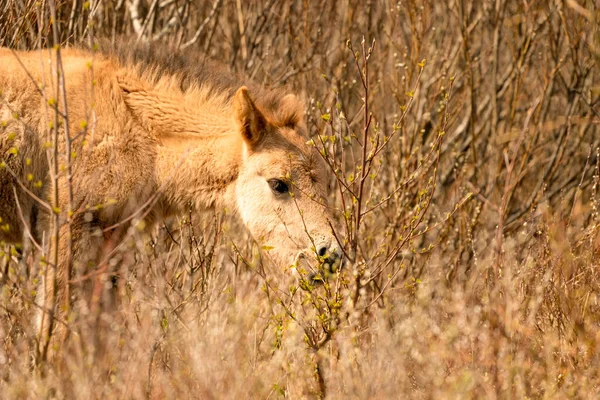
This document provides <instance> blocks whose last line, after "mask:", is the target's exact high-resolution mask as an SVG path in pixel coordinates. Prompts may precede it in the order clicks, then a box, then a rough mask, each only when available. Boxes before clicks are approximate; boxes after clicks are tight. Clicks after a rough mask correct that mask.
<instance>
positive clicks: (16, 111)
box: [0, 49, 340, 329]
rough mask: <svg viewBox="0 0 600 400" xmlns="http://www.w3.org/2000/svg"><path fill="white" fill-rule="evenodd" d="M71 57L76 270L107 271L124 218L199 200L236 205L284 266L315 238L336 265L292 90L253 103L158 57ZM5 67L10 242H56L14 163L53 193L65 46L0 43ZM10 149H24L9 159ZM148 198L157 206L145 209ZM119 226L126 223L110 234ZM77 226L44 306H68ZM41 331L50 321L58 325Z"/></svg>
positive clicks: (4, 187)
mask: <svg viewBox="0 0 600 400" xmlns="http://www.w3.org/2000/svg"><path fill="white" fill-rule="evenodd" d="M62 57H63V64H64V74H65V77H66V92H67V105H68V123H69V128H70V135H71V137H72V138H74V139H73V154H74V156H75V158H74V159H73V161H72V170H73V186H72V187H73V194H74V199H73V207H74V214H73V217H72V222H71V227H72V231H73V248H72V262H73V264H72V265H73V269H74V270H75V271H78V273H79V274H85V272H86V271H87V269H89V268H90V266H91V265H98V263H99V262H101V258H102V257H103V256H106V253H107V250H106V249H107V247H110V246H111V245H113V246H114V244H115V243H119V242H120V241H121V240H122V238H123V237H124V235H125V232H126V230H127V229H126V228H123V226H125V227H127V226H129V224H130V222H127V223H126V224H123V223H122V222H123V221H124V220H127V219H128V218H129V217H131V216H134V215H135V216H136V217H138V218H139V217H140V216H142V215H144V216H145V222H146V224H147V225H148V226H151V225H152V224H153V223H155V222H157V221H159V220H162V219H163V218H165V217H168V216H170V215H175V214H178V213H181V212H183V211H186V210H188V209H189V208H192V209H194V210H198V211H202V210H207V209H221V210H222V209H227V210H229V211H233V212H236V213H237V214H238V215H239V216H240V218H241V220H242V221H243V222H244V224H245V225H246V226H247V227H248V229H249V231H250V232H251V233H252V235H253V237H254V238H255V239H256V240H257V241H258V242H259V243H260V244H261V245H263V246H269V247H272V248H273V249H272V250H271V251H269V252H268V253H269V256H271V257H272V258H273V259H274V260H275V262H276V263H278V264H279V265H282V266H283V267H286V266H290V265H292V264H293V263H294V262H295V261H296V259H297V257H298V255H299V254H302V255H310V254H313V255H314V254H315V246H316V249H317V250H318V249H324V250H326V252H324V254H326V255H328V256H331V257H332V258H333V259H338V260H339V257H340V251H339V247H338V245H337V243H336V240H335V239H334V237H333V236H332V234H331V232H330V225H329V222H328V221H329V219H330V212H329V210H328V208H327V207H326V206H325V205H324V203H325V200H326V198H327V179H328V178H327V175H326V166H325V165H324V163H323V161H322V160H321V159H320V157H319V155H318V154H317V153H316V151H315V150H314V149H313V148H312V147H310V146H308V145H307V144H306V141H307V140H308V137H307V134H306V127H305V126H304V124H303V123H302V115H301V109H302V105H301V103H300V102H299V101H298V100H297V99H296V97H295V96H293V95H285V96H283V95H279V94H273V93H270V94H267V95H265V96H266V97H265V98H267V97H269V96H270V97H269V100H268V102H266V103H261V96H262V95H261V94H260V93H263V94H264V93H265V92H264V91H263V92H257V93H259V94H258V96H259V97H257V98H254V96H253V94H252V93H251V92H250V91H249V90H248V89H246V88H245V87H241V88H240V87H239V85H238V87H237V88H236V87H235V84H234V87H233V88H232V89H233V90H229V91H228V90H219V89H218V88H217V89H215V86H212V85H211V81H210V78H208V79H207V80H206V81H194V80H193V79H190V77H189V76H185V77H184V76H178V75H177V74H171V73H167V74H165V75H164V76H163V75H161V73H160V65H158V64H157V65H155V66H153V67H152V68H143V67H141V66H136V65H134V64H133V63H132V62H131V61H130V62H127V60H126V59H125V58H119V57H117V56H114V55H100V54H94V55H93V54H92V53H90V52H87V51H84V50H63V52H62ZM0 66H1V67H0V90H1V91H2V97H1V98H0V121H2V126H1V127H0V162H2V161H4V162H5V163H6V168H3V169H0V184H1V186H0V217H1V218H2V222H1V223H0V225H2V226H3V227H4V229H3V230H1V231H0V240H3V241H7V242H13V243H15V242H20V241H21V240H22V239H23V237H25V236H28V231H30V232H31V234H32V235H33V236H34V237H35V238H36V239H37V240H40V239H41V238H42V237H44V238H46V239H47V238H49V237H51V232H47V231H46V230H47V229H49V227H50V224H49V223H48V222H47V221H48V220H49V218H48V217H47V214H48V213H47V212H44V208H43V207H40V206H39V204H38V203H37V202H36V201H34V200H33V199H32V197H31V196H30V195H29V194H27V193H26V191H24V190H23V189H22V188H21V187H20V186H19V185H18V184H17V181H16V180H15V179H14V177H13V176H12V175H11V174H10V173H9V170H10V171H12V172H13V173H14V174H16V176H17V177H18V179H19V180H20V181H21V182H22V183H23V185H25V186H26V187H27V188H28V190H30V191H31V192H33V193H34V194H36V195H37V196H39V197H40V198H42V199H44V200H48V199H51V194H52V192H53V188H52V180H51V178H50V175H49V170H50V169H51V168H50V167H51V165H52V163H51V160H52V156H51V149H49V150H44V146H45V144H47V143H48V142H51V141H52V134H51V130H50V129H49V128H48V126H49V123H50V122H51V121H53V120H54V111H53V109H52V107H51V106H48V102H49V100H50V99H56V98H57V97H58V98H59V100H58V104H59V105H60V107H59V108H60V110H61V112H65V110H63V108H62V101H61V100H60V95H57V93H56V86H57V85H56V60H55V54H54V52H50V51H47V50H44V51H38V52H29V53H25V52H19V53H13V52H12V51H10V50H7V49H0ZM184 80H186V82H187V83H186V84H185V85H184V84H183V82H184ZM92 82H93V84H92ZM38 87H41V88H42V92H43V93H44V96H42V94H41V92H40V90H39V89H38ZM261 90H262V89H261ZM232 93H234V94H233V95H232ZM273 99H275V100H276V101H274V100H273ZM50 103H52V100H50ZM261 104H262V105H261ZM84 121H85V122H84ZM59 135H60V137H61V140H60V156H59V164H60V165H61V172H60V175H59V188H58V191H59V194H60V202H59V207H60V209H61V212H62V215H63V217H64V216H65V213H64V210H66V209H67V205H68V201H67V193H68V190H67V189H68V183H67V179H66V172H65V170H64V168H62V167H63V166H64V165H66V158H65V155H64V153H65V151H64V149H65V143H64V139H62V138H63V137H64V127H61V128H60V129H59ZM11 149H18V153H17V154H11V153H15V150H11ZM31 177H33V179H31ZM269 179H281V180H283V181H285V182H286V183H287V184H289V187H290V189H291V192H292V193H293V196H290V195H289V194H277V193H275V192H274V191H273V190H272V188H270V186H269V183H268V182H267V180H269ZM38 181H39V182H41V183H42V186H41V188H39V187H38V186H39V184H37V185H36V182H38ZM15 193H16V198H15ZM156 194H158V196H157V197H153V196H155V195H156ZM150 199H154V201H151V202H150V204H148V201H149V200H150ZM98 206H100V207H98ZM145 206H147V207H146V208H144V207H145ZM19 210H20V211H19ZM299 210H302V215H300V213H299ZM44 213H45V214H46V217H45V218H41V217H40V214H44ZM21 214H22V216H21ZM40 220H42V221H46V222H41V223H40V222H39V221H40ZM36 221H37V223H36ZM114 225H118V227H117V228H114V229H112V228H111V227H112V226H114ZM67 231H68V229H67V225H66V224H63V226H62V228H61V240H60V241H59V243H58V248H59V264H58V267H57V271H58V280H59V291H58V293H57V294H54V292H53V290H52V288H48V287H45V288H44V289H45V290H44V293H46V304H51V302H50V300H53V299H54V297H53V296H55V295H56V296H58V301H57V303H58V304H59V306H60V305H61V304H63V303H64V302H65V301H66V300H65V299H63V298H61V291H60V290H61V288H62V287H63V286H64V282H65V279H66V277H65V276H64V275H65V271H66V266H65V265H64V264H65V260H67V240H66V236H67ZM51 246H53V244H52V243H51ZM49 253H50V254H52V251H50V252H49ZM313 259H316V258H315V257H314V256H313ZM46 285H48V283H46ZM42 325H43V326H42V329H48V326H47V325H48V322H43V323H42Z"/></svg>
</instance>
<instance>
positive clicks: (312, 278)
mask: <svg viewBox="0 0 600 400" xmlns="http://www.w3.org/2000/svg"><path fill="white" fill-rule="evenodd" d="M309 259H313V260H315V259H316V261H317V266H316V268H315V267H313V266H311V265H310V262H309ZM295 265H296V266H297V268H298V267H302V266H306V267H307V268H304V269H303V270H304V271H307V272H308V274H307V275H306V279H307V280H308V281H309V282H310V283H311V284H312V285H321V284H323V283H325V282H327V281H328V280H329V279H331V278H332V277H333V276H334V275H335V274H337V273H338V272H339V271H341V270H343V269H344V267H345V266H346V258H345V257H344V256H343V255H338V254H330V255H325V256H320V257H314V256H312V257H310V256H307V254H306V252H304V251H301V252H300V253H298V255H297V256H296V262H295Z"/></svg>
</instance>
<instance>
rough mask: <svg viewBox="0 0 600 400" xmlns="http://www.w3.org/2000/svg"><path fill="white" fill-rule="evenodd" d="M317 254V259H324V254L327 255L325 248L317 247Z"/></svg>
mask: <svg viewBox="0 0 600 400" xmlns="http://www.w3.org/2000/svg"><path fill="white" fill-rule="evenodd" d="M317 254H318V255H319V257H324V256H325V254H327V246H321V247H319V249H318V250H317Z"/></svg>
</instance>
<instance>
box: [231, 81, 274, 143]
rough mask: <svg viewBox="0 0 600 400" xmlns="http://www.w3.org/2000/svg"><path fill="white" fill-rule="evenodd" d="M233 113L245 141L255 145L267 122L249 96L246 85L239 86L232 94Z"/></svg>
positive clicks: (265, 128) (263, 132) (261, 135)
mask: <svg viewBox="0 0 600 400" xmlns="http://www.w3.org/2000/svg"><path fill="white" fill-rule="evenodd" d="M233 113H234V118H235V121H236V123H237V124H238V127H239V129H240V132H241V133H242V136H243V138H244V140H245V141H246V143H248V145H250V146H254V145H256V144H257V143H258V142H259V141H260V140H261V139H262V138H263V136H264V135H265V132H266V130H267V126H268V122H267V120H266V118H265V117H264V115H262V113H261V112H260V110H259V109H258V108H257V107H256V105H255V104H254V102H253V101H252V99H251V98H250V94H249V93H248V88H246V86H242V87H241V88H239V89H238V90H237V92H236V93H235V95H234V96H233Z"/></svg>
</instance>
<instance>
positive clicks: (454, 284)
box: [0, 0, 600, 398]
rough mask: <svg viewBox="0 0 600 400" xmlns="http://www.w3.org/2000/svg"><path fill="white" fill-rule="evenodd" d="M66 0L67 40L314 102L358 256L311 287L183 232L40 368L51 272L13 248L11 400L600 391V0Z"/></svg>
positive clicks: (241, 239) (211, 219) (129, 266)
mask: <svg viewBox="0 0 600 400" xmlns="http://www.w3.org/2000/svg"><path fill="white" fill-rule="evenodd" d="M47 2H48V0H45V1H42V2H36V1H33V0H8V6H7V7H6V6H5V7H4V8H3V9H2V10H0V44H2V45H4V46H9V47H14V48H37V47H39V46H40V45H42V46H46V45H52V44H54V41H55V40H54V39H53V38H52V33H51V31H52V29H51V28H52V26H51V24H50V18H49V17H48V8H47V4H46V3H47ZM57 3H58V4H57V13H58V16H57V19H56V21H57V25H56V27H58V28H59V30H58V35H59V39H58V41H60V42H61V43H62V44H63V45H67V44H74V43H81V42H83V43H90V42H94V41H95V40H96V38H106V37H108V38H109V39H113V40H116V39H117V38H120V37H123V36H124V37H132V36H133V37H140V40H145V41H157V42H168V43H170V44H171V45H173V46H179V47H181V48H184V49H185V51H186V52H203V53H207V54H209V55H210V56H211V57H212V58H215V59H218V60H220V61H222V62H224V63H226V64H228V65H230V66H231V68H232V69H234V70H236V71H239V72H242V73H244V74H246V75H248V76H250V77H252V78H253V79H255V80H256V81H258V82H260V83H262V84H265V85H275V86H276V85H288V86H289V87H291V88H293V89H294V90H295V91H297V92H299V93H304V95H305V97H306V99H307V109H308V116H307V118H308V120H309V124H310V126H311V130H312V132H313V133H314V134H315V137H314V139H313V140H314V141H315V145H316V146H318V147H319V148H321V149H323V150H324V151H323V154H324V155H325V157H326V158H327V159H328V160H329V162H330V164H331V165H332V168H333V169H335V172H336V174H337V175H336V176H337V177H336V178H335V179H334V180H335V183H336V184H337V185H336V186H337V188H338V189H339V190H337V191H336V194H335V195H334V196H335V197H336V199H335V204H336V207H337V208H338V209H339V210H338V216H339V225H340V228H338V229H337V233H338V235H339V237H340V238H343V239H345V245H346V247H345V251H346V252H347V254H348V256H349V257H350V258H351V262H349V263H348V266H347V268H346V270H345V271H344V272H343V273H342V274H341V275H339V276H334V277H331V278H330V280H329V282H328V283H327V284H325V285H322V286H319V287H310V285H307V284H306V282H305V281H303V282H300V284H301V285H302V286H303V288H301V289H298V288H297V286H298V283H297V282H296V281H295V280H293V279H288V278H287V277H282V276H281V275H282V274H281V273H280V272H276V271H275V270H273V269H272V268H269V266H266V265H262V264H261V263H260V257H259V256H258V254H257V252H256V249H253V245H252V244H251V243H252V242H251V241H250V240H249V238H248V237H247V236H244V235H243V234H240V233H239V232H240V231H243V230H240V229H238V226H237V225H236V222H235V221H234V220H231V219H230V218H229V217H227V216H223V215H204V216H198V215H188V216H185V217H182V218H181V219H179V220H177V221H173V222H172V223H171V224H170V225H169V227H168V229H167V227H166V226H163V227H161V228H160V229H158V230H157V233H156V236H155V237H153V238H143V237H140V238H137V240H134V241H132V243H130V249H134V250H135V251H128V252H126V253H123V254H120V255H118V256H116V258H115V263H114V265H115V271H116V276H117V278H116V279H115V280H114V281H113V280H111V279H109V278H108V277H104V278H103V279H104V281H103V284H104V285H105V286H106V287H107V289H106V290H105V294H106V295H107V296H108V292H109V291H110V290H112V289H110V287H111V286H115V287H116V290H118V292H119V295H118V296H117V297H118V299H119V304H118V305H117V306H116V307H112V308H111V309H108V308H106V309H103V308H101V309H93V310H88V311H87V312H86V311H85V310H86V307H85V304H83V305H81V306H80V307H79V308H76V309H77V310H78V313H75V314H73V315H72V316H71V317H70V319H69V321H68V324H69V328H70V330H71V332H72V334H71V336H70V339H69V342H68V343H67V344H66V346H65V347H64V348H63V349H61V351H60V352H58V354H56V355H55V357H54V358H53V359H52V360H50V361H48V363H47V365H44V366H42V367H41V368H40V369H41V370H43V371H45V373H40V369H34V370H32V369H31V367H30V365H31V362H30V361H31V360H30V353H31V351H32V347H33V343H34V339H35V332H34V331H33V321H32V314H33V309H34V306H33V305H32V293H33V291H35V289H36V278H35V274H33V273H31V271H33V270H36V267H35V266H34V262H33V261H32V260H30V262H29V264H27V265H25V266H24V264H18V262H17V257H16V256H15V254H16V252H15V251H14V248H13V247H11V246H8V245H3V247H2V249H3V250H2V251H3V253H2V254H3V261H2V264H1V266H2V272H1V275H0V290H1V293H0V296H1V297H0V338H2V344H1V346H0V373H1V374H2V376H1V380H0V393H2V397H6V398H47V397H50V398H52V397H56V398H144V397H148V398H165V397H167V398H186V397H192V398H222V397H226V398H249V397H252V398H253V397H257V398H275V397H288V398H302V397H308V398H312V397H327V398H398V397H401V398H496V397H500V398H566V397H568V398H595V397H598V396H599V395H600V385H599V383H598V382H600V376H598V375H599V373H598V371H599V370H598V365H600V355H599V354H598V350H599V349H598V347H599V346H600V215H599V207H600V186H599V185H600V132H599V130H598V125H599V123H600V114H599V113H600V103H599V101H600V74H599V71H600V68H599V66H598V61H599V57H600V29H599V28H598V27H599V26H600V8H598V3H597V2H596V1H592V0H578V1H570V0H565V1H552V2H548V1H546V0H543V1H542V0H531V1H516V0H513V1H510V0H494V1H492V0H483V1H472V0H446V1H434V0H428V1H425V2H421V1H414V0H408V1H403V2H391V1H378V2H370V1H369V2H365V1H360V0H342V1H337V2H316V1H315V2H310V1H308V2H301V1H291V0H290V1H261V2H243V1H239V0H238V1H235V0H223V1H221V0H214V2H208V1H206V2H204V1H185V0H179V1H173V2H171V1H150V0H129V1H117V0H106V1H96V0H93V1H89V2H83V1H82V0H78V1H74V0H64V1H58V2H57ZM92 22H93V23H92ZM363 37H364V38H365V40H364V42H363V44H362V45H361V42H362V38H363ZM372 40H375V42H374V43H375V44H374V47H373V48H372V52H371V53H370V50H369V49H370V47H371V44H372V42H371V41H372ZM369 53H370V57H367V55H368V54H369ZM367 58H368V59H367ZM425 60H426V61H425ZM365 63H367V66H368V72H367V74H366V76H365V75H364V73H363V72H362V71H365V69H364V68H365ZM365 78H368V82H367V80H366V79H365ZM365 93H366V95H365ZM365 108H366V111H365ZM388 139H389V141H388ZM384 143H385V146H382V145H383V144H384ZM363 145H364V146H366V147H363ZM380 146H382V147H380ZM2 156H3V155H0V157H2ZM367 171H368V173H367ZM351 193H353V194H351ZM367 211H368V212H367ZM113 284H114V285H113Z"/></svg>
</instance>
